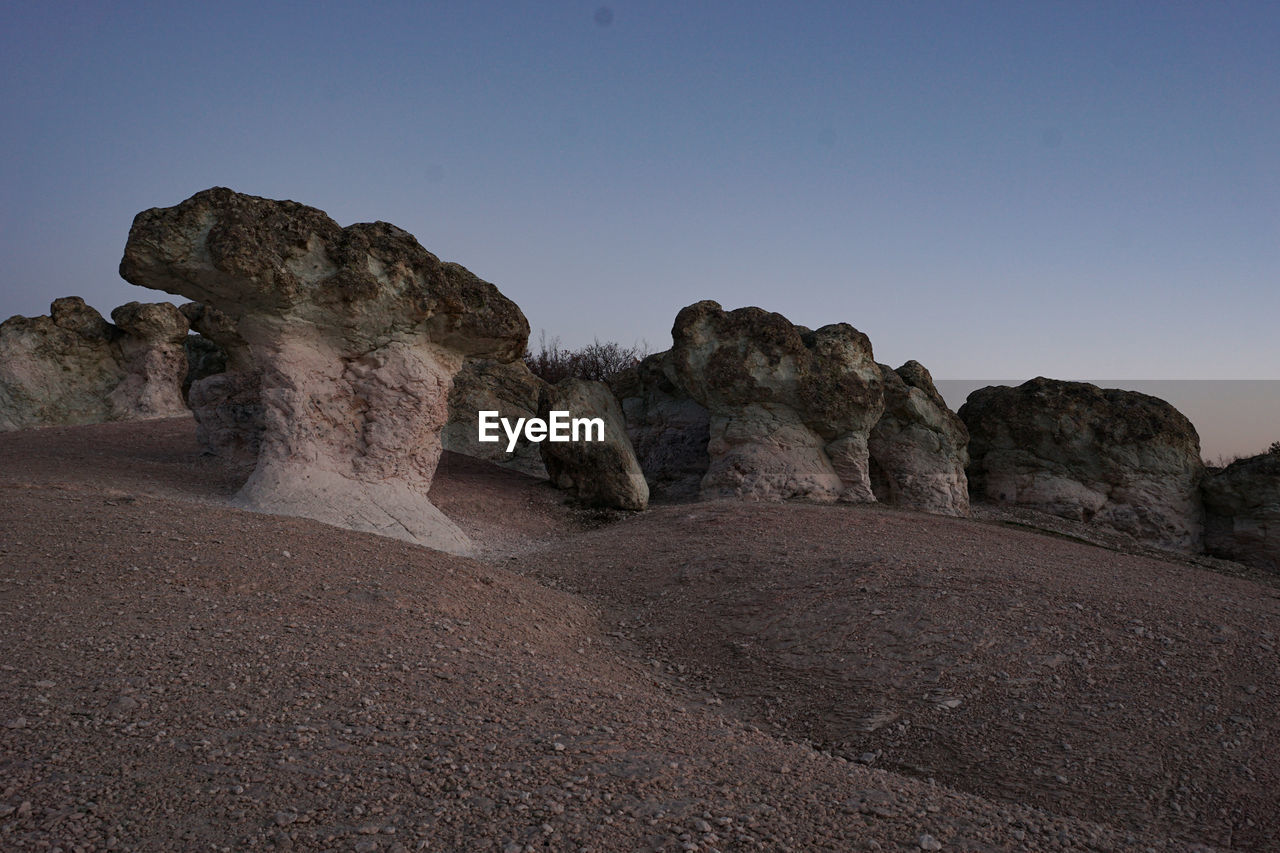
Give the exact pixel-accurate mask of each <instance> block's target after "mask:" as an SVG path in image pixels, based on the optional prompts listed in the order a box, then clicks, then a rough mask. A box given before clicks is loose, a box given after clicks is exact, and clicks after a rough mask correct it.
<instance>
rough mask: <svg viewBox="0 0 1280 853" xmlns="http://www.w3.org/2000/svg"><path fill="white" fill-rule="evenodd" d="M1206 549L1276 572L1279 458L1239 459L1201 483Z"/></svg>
mask: <svg viewBox="0 0 1280 853" xmlns="http://www.w3.org/2000/svg"><path fill="white" fill-rule="evenodd" d="M1202 493H1203V495H1204V509H1205V521H1204V549H1205V551H1207V552H1209V553H1210V554H1213V555H1214V556H1218V557H1226V558H1227V559H1229V560H1238V561H1239V562H1241V563H1245V564H1246V565H1250V566H1254V567H1256V568H1259V569H1267V570H1269V571H1273V572H1280V453H1262V454H1259V455H1258V456H1250V457H1248V458H1247V459H1238V460H1236V461H1235V462H1232V463H1231V464H1230V465H1228V466H1227V467H1226V468H1223V469H1222V470H1221V471H1216V472H1214V473H1212V474H1209V475H1208V476H1206V477H1205V479H1204V484H1203V488H1202Z"/></svg>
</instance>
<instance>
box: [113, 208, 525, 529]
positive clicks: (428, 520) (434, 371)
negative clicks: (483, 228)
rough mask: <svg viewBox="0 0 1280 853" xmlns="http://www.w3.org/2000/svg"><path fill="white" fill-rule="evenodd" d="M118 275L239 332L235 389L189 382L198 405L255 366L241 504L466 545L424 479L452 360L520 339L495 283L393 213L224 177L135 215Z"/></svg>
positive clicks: (240, 384)
mask: <svg viewBox="0 0 1280 853" xmlns="http://www.w3.org/2000/svg"><path fill="white" fill-rule="evenodd" d="M120 274H121V275H122V276H123V277H124V278H125V279H126V280H127V281H130V282H132V283H134V284H138V285H142V286H144V287H150V288H154V289H157V290H163V291H166V292H169V293H176V294H181V295H183V296H186V297H188V298H190V299H193V300H195V301H197V302H199V303H202V304H203V305H206V306H209V307H211V308H213V309H216V310H217V311H218V312H221V314H223V315H225V317H226V323H227V326H228V334H230V333H232V332H233V333H234V336H235V337H236V338H238V340H239V341H242V342H243V347H242V349H243V353H244V354H246V355H247V358H243V359H237V355H236V353H235V347H234V346H233V347H232V348H231V349H228V359H229V365H228V374H229V375H230V377H231V378H230V379H229V380H228V381H229V382H230V383H231V385H232V387H230V388H222V389H218V391H217V393H216V394H213V393H208V394H207V395H206V397H200V395H199V394H198V393H197V389H198V388H199V387H200V384H199V383H198V384H197V385H196V386H194V387H193V388H192V396H193V398H197V403H198V404H200V403H202V402H203V403H207V404H208V405H215V406H216V405H226V401H227V400H231V399H235V400H248V399H249V398H251V397H252V396H253V392H252V390H251V388H252V385H253V380H254V377H253V376H252V373H253V372H254V371H257V372H258V373H259V374H260V376H259V377H258V378H257V383H258V389H259V390H258V391H257V396H258V403H259V404H260V406H261V433H260V438H259V442H258V447H257V460H256V466H255V468H254V471H253V473H252V475H251V476H250V477H249V480H248V482H247V483H246V484H245V485H244V487H243V489H242V490H241V491H240V493H239V494H238V496H237V502H238V503H239V504H240V505H242V506H245V507H247V508H250V509H255V510H259V511H264V512H273V513H281V514H286V515H300V516H306V517H309V518H315V519H318V520H320V521H325V522H328V523H331V524H336V525H339V526H342V527H349V528H352V529H356V530H367V531H371V532H375V533H380V534H383V535H388V536H395V537H397V538H402V539H407V540H410V541H414V542H419V543H421V544H424V545H429V546H431V547H434V548H439V549H441V550H446V551H452V552H459V553H460V552H464V551H466V550H467V548H468V542H467V538H466V536H465V535H464V534H463V533H462V532H461V531H460V530H459V529H458V528H457V527H456V526H455V525H454V524H453V523H452V522H450V521H449V520H448V519H447V518H445V517H444V515H443V514H442V513H441V512H440V511H439V510H438V509H436V508H435V507H434V506H433V505H432V504H431V502H430V501H429V500H428V499H427V491H428V489H429V488H430V485H431V478H432V476H433V475H434V472H435V468H436V463H437V462H438V460H439V456H440V451H441V446H440V431H441V429H442V428H443V427H444V424H445V421H446V419H447V417H448V403H447V400H448V393H449V388H450V385H451V383H452V379H453V375H454V374H455V373H456V372H457V371H458V369H459V368H460V367H461V366H462V362H463V360H464V359H465V358H467V357H468V356H481V357H487V358H494V359H498V360H505V361H511V360H514V359H515V358H518V357H519V356H520V354H521V353H523V351H524V347H525V344H526V342H527V340H528V333H529V325H528V322H527V321H526V320H525V318H524V315H523V314H522V313H521V312H520V309H519V308H518V307H516V305H515V304H514V303H512V302H511V301H510V300H508V299H506V298H505V297H504V296H503V295H502V294H501V293H499V292H498V289H497V288H496V287H494V286H493V285H492V284H489V283H487V282H484V281H481V280H480V279H479V278H477V277H476V276H474V275H472V274H471V273H470V272H468V271H467V270H466V269H465V268H463V267H461V266H459V265H457V264H451V263H443V262H441V261H440V260H439V259H438V258H436V256H435V255H432V254H431V253H430V252H428V251H426V250H425V249H423V248H422V246H420V245H419V244H418V242H417V240H415V239H414V238H413V236H412V235H411V234H409V233H408V232H406V231H404V230H402V229H400V228H397V227H396V226H394V225H390V224H388V223H385V222H375V223H362V224H357V225H351V226H348V227H346V228H342V227H340V226H339V225H338V224H337V223H335V222H334V221H333V220H332V219H330V218H329V217H328V216H327V215H326V214H325V213H324V212H323V211H320V210H316V209H315V208H311V207H307V206H305V205H301V204H298V203H296V202H292V201H272V200H270V199H264V198H257V197H255V196H248V195H241V194H239V193H236V192H233V191H231V190H228V189H224V188H215V189H211V190H206V191H204V192H201V193H197V194H196V195H194V196H192V197H191V198H190V199H188V200H186V201H184V202H182V203H181V204H179V205H177V206H175V207H169V208H155V209H152V210H147V211H143V212H142V213H140V214H138V216H137V217H136V218H135V220H134V223H133V227H132V229H131V230H130V232H129V241H128V244H127V246H126V247H125V253H124V258H123V260H122V261H121V264H120ZM202 333H206V334H207V332H202ZM210 336H211V337H213V335H210ZM214 339H215V340H217V339H216V338H214ZM217 342H218V343H220V344H221V343H222V341H217ZM237 361H240V362H241V363H240V364H237V363H236V362H237ZM244 362H247V364H245V363H244ZM228 374H223V375H224V376H227V375H228ZM215 378H216V377H210V378H208V379H205V380H203V382H204V383H208V382H210V381H211V380H212V379H215ZM211 390H212V389H206V391H211ZM214 400H220V401H222V403H220V404H218V403H215V402H214ZM232 420H233V421H234V419H232ZM228 428H229V429H232V428H231V427H228ZM246 429H249V427H246ZM233 431H234V430H233ZM242 444H243V445H245V446H251V445H252V441H251V440H246V441H244V442H242Z"/></svg>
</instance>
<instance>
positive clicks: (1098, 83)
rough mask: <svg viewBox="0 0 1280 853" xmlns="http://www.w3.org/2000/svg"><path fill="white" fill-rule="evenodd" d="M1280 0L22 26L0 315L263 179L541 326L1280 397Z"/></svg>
mask: <svg viewBox="0 0 1280 853" xmlns="http://www.w3.org/2000/svg"><path fill="white" fill-rule="evenodd" d="M1277 105H1280V3H1275V2H1256V3H1233V2H1212V3H1210V2H1203V1H1202V0H1196V2H1166V0H1152V1H1151V2H1144V3H1125V2H1097V3H1094V2H1083V1H1082V0H1072V2H1049V1H1048V0H1045V1H1044V2H1008V3H983V2H976V0H957V2H875V3H871V2H867V3H857V2H848V1H847V0H846V2H835V3H819V2H809V3H782V2H774V3H758V2H694V1H693V0H679V2H661V0H652V1H651V2H615V3H612V4H610V5H609V6H607V7H606V6H602V5H601V4H600V3H598V2H553V0H533V1H532V2H502V3H488V2H482V1H481V0H466V1H465V2H415V3H370V4H360V5H359V6H357V5H356V4H346V3H333V2H297V3H265V4H264V3H258V2H254V3H239V2H218V3H199V4H194V3H172V2H164V3H121V4H105V3H98V2H94V3H66V2H48V3H43V2H42V3H35V2H30V3H22V2H11V3H7V4H5V5H4V8H3V11H0V109H2V115H3V116H4V119H3V122H2V123H0V194H2V196H3V199H4V201H3V205H2V212H0V256H2V257H3V259H4V271H3V289H2V290H0V317H6V316H9V315H10V314H15V313H21V314H42V313H47V311H48V305H49V302H50V301H51V300H52V299H53V298H55V297H58V296H64V295H71V294H76V295H82V296H84V297H85V298H86V299H87V300H88V301H89V302H90V303H91V304H92V305H94V306H95V307H97V308H98V309H99V310H102V311H103V312H104V313H106V312H107V311H108V310H109V309H111V308H112V307H114V306H116V305H118V304H121V303H123V302H126V301H129V300H133V299H138V300H141V301H156V300H158V299H164V298H169V297H165V296H163V295H160V294H156V293H153V292H151V291H146V290H142V289H140V288H135V287H132V286H130V285H128V284H126V283H124V282H123V281H121V280H120V279H119V278H118V276H117V273H116V267H117V264H118V263H119V259H120V254H121V252H122V251H123V248H124V243H125V238H126V236H127V234H128V230H129V224H130V222H131V221H132V218H133V215H134V214H135V213H137V212H138V211H140V210H143V209H145V208H148V207H154V206H167V205H172V204H176V203H177V202H179V201H181V200H182V199H184V198H187V197H188V196H190V195H192V194H193V193H195V192H197V191H199V190H201V189H204V188H207V187H209V186H215V185H223V186H229V187H232V188H233V189H236V190H239V191H241V192H247V193H252V194H255V195H262V196H267V197H272V198H291V199H294V200H297V201H301V202H304V203H307V204H311V205H314V206H316V207H319V208H321V209H323V210H325V211H327V212H328V213H329V214H330V215H331V216H333V217H334V218H335V219H336V220H338V222H340V223H341V224H344V225H346V224H350V223H352V222H357V221H368V220H374V219H383V220H387V221H390V222H394V223H395V224H397V225H400V226H401V227H403V228H406V229H407V230H409V231H411V232H412V233H414V234H415V235H416V236H417V237H418V239H419V240H420V241H421V242H422V244H423V245H424V246H425V247H426V248H427V249H429V250H430V251H432V252H434V253H436V254H437V255H439V256H440V257H441V258H443V259H446V260H454V261H458V262H460V263H462V264H464V265H465V266H467V267H469V268H470V269H471V270H472V271H473V272H475V273H476V274H478V275H480V276H481V277H483V278H485V279H488V280H490V281H492V282H494V283H495V284H497V285H498V287H499V288H501V290H502V291H503V292H504V293H505V294H507V295H508V296H510V297H512V298H513V299H515V300H516V301H517V302H518V303H519V304H520V305H521V307H522V308H523V309H524V311H525V313H526V314H527V315H528V317H529V320H530V323H531V325H532V326H533V328H534V334H535V337H536V336H537V331H538V330H539V329H545V330H546V332H547V333H548V335H555V336H559V337H560V338H561V340H562V342H563V343H566V344H569V345H578V344H581V343H585V342H587V341H590V340H591V339H592V338H593V337H599V338H601V339H603V340H618V341H622V342H624V343H632V342H636V341H641V340H644V341H647V342H648V343H649V344H650V346H651V348H652V349H655V350H657V349H663V348H665V347H666V346H667V345H668V344H669V341H670V336H669V332H670V327H671V322H672V320H673V319H674V317H675V314H676V312H677V311H678V310H679V309H680V308H681V307H682V306H684V305H686V304H689V303H690V302H693V301H696V300H698V299H708V298H709V299H716V300H718V301H720V302H721V303H722V304H724V305H725V306H726V307H729V308H733V307H739V306H742V305H759V306H762V307H764V308H768V309H770V310H774V311H779V312H781V313H783V314H785V315H787V316H788V317H789V318H790V319H792V320H793V321H795V322H798V323H803V324H806V325H810V326H818V325H822V324H824V323H829V322H839V321H843V322H849V323H852V324H853V325H855V326H857V327H858V328H859V329H861V330H862V331H864V332H866V333H867V334H868V335H870V337H871V340H872V342H873V344H874V346H875V350H876V355H877V358H878V359H879V360H881V361H887V362H890V363H892V364H895V365H896V364H900V363H901V362H903V361H905V360H906V359H908V358H915V359H918V360H919V361H921V362H923V363H924V364H925V365H926V366H928V367H929V368H930V369H931V370H932V371H933V373H934V375H935V376H938V377H959V378H963V377H983V376H1010V375H1017V376H1034V375H1038V374H1040V375H1046V376H1054V377H1058V378H1083V377H1091V376H1104V377H1105V376H1110V377H1135V378H1155V379H1204V378H1232V379H1276V378H1280V334H1277V318H1280V109H1278V108H1277Z"/></svg>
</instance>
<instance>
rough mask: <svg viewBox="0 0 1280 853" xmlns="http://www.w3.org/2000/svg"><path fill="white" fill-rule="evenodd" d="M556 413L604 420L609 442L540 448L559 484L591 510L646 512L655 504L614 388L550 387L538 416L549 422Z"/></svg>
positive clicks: (586, 383)
mask: <svg viewBox="0 0 1280 853" xmlns="http://www.w3.org/2000/svg"><path fill="white" fill-rule="evenodd" d="M553 411H562V412H568V413H569V415H570V416H571V417H574V418H600V419H601V420H603V421H604V436H603V439H604V440H603V441H568V442H553V441H543V442H541V443H540V444H539V445H538V447H539V448H540V449H541V452H542V461H543V462H544V463H545V464H546V466H547V474H548V476H549V477H550V479H551V483H552V484H553V485H554V486H556V487H557V488H560V489H564V490H566V491H568V492H570V493H572V494H573V495H575V496H576V497H577V498H578V500H580V501H581V502H583V503H584V504H587V505H588V506H601V507H609V508H613V509H628V510H641V509H644V508H645V507H646V506H648V505H649V485H648V483H646V482H645V479H644V472H643V471H641V470H640V463H639V462H638V461H637V460H636V455H635V453H634V452H633V451H632V449H631V442H630V441H629V440H628V439H627V432H626V421H625V420H624V419H623V416H622V409H621V408H619V406H618V401H617V399H616V398H615V397H614V396H613V393H612V392H611V391H610V390H609V386H607V385H605V384H604V383H603V382H592V381H590V380H586V379H575V378H572V377H570V378H568V379H561V380H560V381H559V382H557V383H556V384H555V385H547V386H546V387H545V388H544V390H543V392H542V396H541V399H540V400H539V404H538V417H540V418H542V419H543V420H547V419H548V418H549V417H550V414H551V412H553ZM584 434H585V433H584Z"/></svg>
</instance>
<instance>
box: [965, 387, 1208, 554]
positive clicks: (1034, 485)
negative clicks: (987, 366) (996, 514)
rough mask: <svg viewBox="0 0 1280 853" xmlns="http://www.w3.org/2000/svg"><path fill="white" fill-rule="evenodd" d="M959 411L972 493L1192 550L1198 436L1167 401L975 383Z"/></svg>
mask: <svg viewBox="0 0 1280 853" xmlns="http://www.w3.org/2000/svg"><path fill="white" fill-rule="evenodd" d="M959 415H960V418H961V420H963V421H964V423H965V426H966V427H968V429H969V457H970V463H969V468H968V475H969V489H970V493H971V496H972V497H973V498H975V499H984V500H988V501H992V502H996V503H1005V504H1015V505H1018V506H1026V507H1030V508H1033V509H1037V510H1041V511H1044V512H1048V513H1051V514H1053V515H1059V516H1062V517H1064V518H1070V519H1075V520H1079V521H1086V522H1091V523H1094V524H1100V525H1105V526H1107V527H1110V528H1112V529H1114V530H1118V531H1121V532H1123V533H1127V534H1129V535H1130V536H1133V537H1134V538H1135V539H1137V540H1138V541H1140V542H1143V543H1146V544H1150V545H1155V546H1157V547H1162V548H1172V549H1177V550H1196V549H1197V548H1198V546H1199V544H1200V538H1201V529H1202V524H1203V509H1202V506H1201V503H1200V497H1199V486H1200V479H1201V476H1202V474H1203V470H1204V469H1203V463H1202V462H1201V461H1200V438H1199V436H1198V435H1197V433H1196V430H1195V427H1193V426H1192V425H1191V422H1190V421H1188V420H1187V419H1186V417H1184V416H1183V415H1182V413H1181V412H1179V411H1178V410H1177V409H1175V408H1174V407H1173V406H1171V405H1169V404H1168V403H1166V402H1165V401H1164V400H1161V399H1158V398H1156V397H1151V396H1148V395H1146V394H1139V393H1137V392H1134V391H1120V390H1115V389H1102V388H1099V387H1097V386H1096V385H1090V384H1088V383H1085V382H1063V381H1058V380H1053V379H1045V378H1043V377H1042V378H1037V379H1032V380H1031V381H1029V382H1025V383H1023V384H1022V385H1019V386H1017V387H1016V388H1011V387H1009V386H1006V385H999V386H992V387H988V388H982V389H979V390H977V391H975V392H973V393H972V394H970V395H969V399H968V401H967V402H966V403H965V404H964V405H963V406H961V407H960V412H959Z"/></svg>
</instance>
